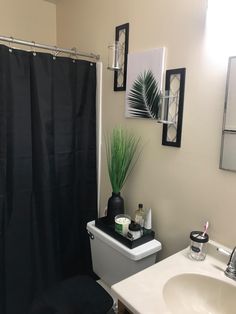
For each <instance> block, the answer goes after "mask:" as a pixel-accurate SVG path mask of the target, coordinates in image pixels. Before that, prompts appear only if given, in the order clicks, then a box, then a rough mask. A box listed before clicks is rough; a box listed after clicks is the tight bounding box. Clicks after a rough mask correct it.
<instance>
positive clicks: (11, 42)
mask: <svg viewBox="0 0 236 314" xmlns="http://www.w3.org/2000/svg"><path fill="white" fill-rule="evenodd" d="M10 39H11V41H9V52H12V44H13V41H14V38H13V37H12V36H11V37H10Z"/></svg>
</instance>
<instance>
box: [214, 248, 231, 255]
mask: <svg viewBox="0 0 236 314" xmlns="http://www.w3.org/2000/svg"><path fill="white" fill-rule="evenodd" d="M217 251H218V252H220V253H221V254H223V255H226V256H231V252H230V251H227V250H225V249H223V248H222V247H218V248H217Z"/></svg>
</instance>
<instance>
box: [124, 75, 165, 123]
mask: <svg viewBox="0 0 236 314" xmlns="http://www.w3.org/2000/svg"><path fill="white" fill-rule="evenodd" d="M160 98H161V93H160V90H159V88H158V83H157V81H156V79H155V77H154V74H153V73H152V71H151V70H148V71H144V73H140V74H139V75H138V77H137V79H136V80H135V81H134V83H133V86H132V88H131V89H130V92H129V96H128V104H129V109H128V111H129V113H130V114H131V115H132V116H135V117H141V118H152V119H157V118H158V109H159V102H160Z"/></svg>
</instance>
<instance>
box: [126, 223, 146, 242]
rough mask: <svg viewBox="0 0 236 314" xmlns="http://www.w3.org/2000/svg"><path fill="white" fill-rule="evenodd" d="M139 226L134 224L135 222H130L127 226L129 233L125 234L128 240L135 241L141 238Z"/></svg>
mask: <svg viewBox="0 0 236 314" xmlns="http://www.w3.org/2000/svg"><path fill="white" fill-rule="evenodd" d="M141 235H142V233H141V226H140V225H139V224H136V223H135V222H132V223H131V224H130V225H129V231H128V233H127V237H128V238H129V239H130V240H137V239H139V238H140V237H141Z"/></svg>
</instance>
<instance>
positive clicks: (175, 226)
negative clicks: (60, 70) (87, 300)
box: [57, 0, 236, 257]
mask: <svg viewBox="0 0 236 314" xmlns="http://www.w3.org/2000/svg"><path fill="white" fill-rule="evenodd" d="M173 4H175V5H174V7H173ZM206 6H207V1H206V0H201V1H199V0H180V1H173V0H148V1H147V0H128V1H127V0H120V1H115V0H100V1H97V0H70V1H68V0H60V1H58V4H57V36H58V44H60V45H62V46H68V47H72V46H77V48H78V49H81V50H86V51H94V52H96V53H99V54H100V55H101V58H102V61H104V79H103V104H102V107H103V131H104V130H105V131H107V130H109V129H110V128H111V127H112V126H113V125H115V124H122V125H127V127H128V128H131V129H134V130H135V131H136V132H137V134H140V135H141V137H142V140H143V142H144V143H145V145H144V149H143V153H142V156H141V158H140V160H139V162H138V164H137V166H136V168H135V171H134V173H133V175H132V177H130V179H129V180H128V182H127V184H126V186H125V188H124V190H123V192H122V194H123V195H124V196H125V202H126V208H127V210H128V212H129V213H130V214H132V213H133V211H134V210H135V208H136V207H137V204H138V203H139V202H143V203H144V205H145V206H146V207H152V209H153V228H154V229H155V231H156V232H157V235H158V238H159V239H160V240H161V242H162V243H163V253H162V257H164V256H167V255H169V254H171V253H173V252H175V251H177V250H179V249H181V248H183V247H185V246H186V245H187V244H188V238H189V233H190V231H191V230H193V229H197V230H198V229H201V228H203V225H204V222H205V221H206V220H209V221H210V224H211V226H210V231H209V234H210V237H211V238H212V239H214V240H216V241H218V242H222V243H223V244H225V245H228V246H231V247H232V246H234V245H235V244H236V227H235V221H236V202H235V199H236V192H235V188H236V184H235V183H236V174H235V173H232V172H226V171H222V170H219V167H218V164H219V153H220V139H221V125H222V114H223V103H224V90H225V79H226V68H227V58H224V59H222V60H221V62H215V60H214V58H212V56H210V55H209V54H208V53H207V51H206V48H205V44H204V42H205V39H204V38H205V25H206V23H205V22H206ZM126 22H129V23H130V43H129V44H130V51H131V52H132V51H143V50H147V49H150V48H154V47H162V46H165V47H166V48H167V58H166V68H167V69H170V68H178V67H186V69H187V73H186V91H185V104H184V120H183V131H182V146H181V148H171V147H164V146H162V145H161V134H162V127H161V126H160V125H158V124H157V123H155V122H154V121H149V120H148V121H146V120H139V119H125V118H124V97H125V94H124V92H113V90H112V87H113V74H112V73H111V72H109V71H107V70H106V59H107V45H108V43H109V42H112V41H113V40H114V29H115V26H117V25H120V24H123V23H126ZM219 44H220V42H219ZM103 161H104V162H103V167H102V180H101V183H102V192H101V212H103V210H104V207H105V206H106V202H107V199H108V197H109V196H110V194H111V189H110V184H109V181H108V177H107V173H106V163H105V158H104V151H103Z"/></svg>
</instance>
